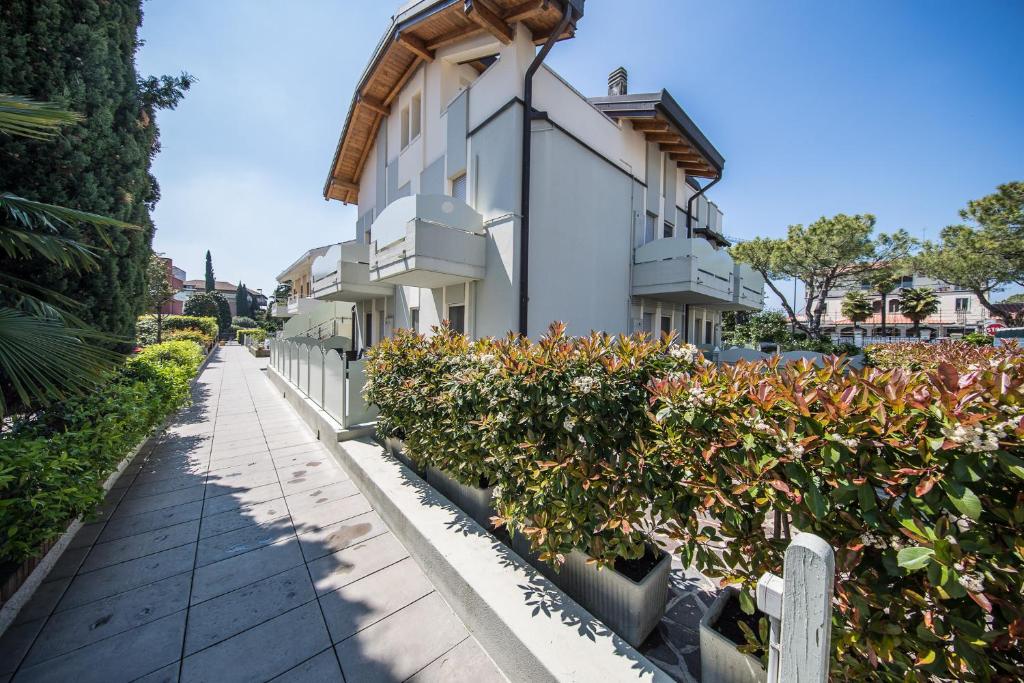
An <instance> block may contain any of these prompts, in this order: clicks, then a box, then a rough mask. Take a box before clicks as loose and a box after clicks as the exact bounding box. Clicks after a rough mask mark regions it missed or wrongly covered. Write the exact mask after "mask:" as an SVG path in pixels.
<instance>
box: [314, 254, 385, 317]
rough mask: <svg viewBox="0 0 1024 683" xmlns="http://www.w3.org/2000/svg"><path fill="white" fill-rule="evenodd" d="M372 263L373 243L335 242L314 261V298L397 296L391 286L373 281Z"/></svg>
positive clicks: (341, 299)
mask: <svg viewBox="0 0 1024 683" xmlns="http://www.w3.org/2000/svg"><path fill="white" fill-rule="evenodd" d="M369 264H370V245H368V244H358V243H356V242H355V241H350V242H343V243H341V244H335V245H334V246H332V247H331V248H330V249H329V250H327V253H325V254H324V255H322V256H318V257H317V258H316V260H315V261H313V298H314V299H319V300H321V301H353V302H354V301H364V300H366V299H374V298H378V297H386V296H394V294H395V288H394V287H393V286H392V285H390V284H383V283H375V282H370V266H369Z"/></svg>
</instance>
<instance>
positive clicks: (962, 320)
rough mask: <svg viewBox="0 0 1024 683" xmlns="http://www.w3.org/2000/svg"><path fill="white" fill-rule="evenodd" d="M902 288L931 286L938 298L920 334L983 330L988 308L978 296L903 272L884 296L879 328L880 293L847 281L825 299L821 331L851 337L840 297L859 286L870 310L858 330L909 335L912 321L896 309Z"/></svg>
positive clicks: (927, 336) (946, 334)
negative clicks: (937, 308) (935, 306)
mask: <svg viewBox="0 0 1024 683" xmlns="http://www.w3.org/2000/svg"><path fill="white" fill-rule="evenodd" d="M904 288H915V289H916V288H928V289H931V290H934V292H935V294H936V296H938V299H939V310H938V312H937V313H936V314H935V315H932V316H929V317H928V318H926V319H925V320H924V321H922V322H921V338H922V339H933V338H935V337H960V336H963V335H965V334H969V333H971V332H978V331H983V330H984V329H985V326H986V324H987V322H988V321H989V319H990V315H989V313H988V311H986V310H985V307H984V306H982V305H981V301H979V300H978V297H977V296H975V295H974V294H972V293H971V292H969V291H967V290H965V289H963V288H961V287H957V286H956V285H951V284H949V283H948V282H942V281H941V280H935V279H933V278H929V277H925V276H924V275H919V274H911V275H904V276H903V278H902V280H901V281H900V283H899V284H898V285H897V286H896V287H895V288H894V289H893V291H892V292H891V293H889V294H887V295H886V297H885V307H886V314H885V327H886V329H887V330H888V332H887V333H883V331H882V296H881V295H880V294H878V293H877V292H875V291H874V290H873V289H872V288H871V286H870V285H869V284H868V283H851V284H848V285H846V286H843V287H837V288H835V289H833V290H832V291H831V292H830V293H829V296H828V299H827V300H826V303H825V314H824V316H823V317H822V321H821V329H822V333H823V334H826V335H830V336H831V337H833V338H834V339H841V340H850V339H853V337H854V325H853V321H852V320H850V319H849V318H847V317H846V316H844V315H843V312H842V307H843V297H845V296H846V293H847V292H850V291H853V290H859V291H862V292H864V294H866V295H867V296H868V298H869V299H870V300H871V303H872V305H873V307H874V314H873V315H872V316H871V317H870V318H868V319H867V320H865V321H864V322H861V323H859V324H858V326H859V327H860V328H861V329H860V331H859V332H858V333H859V334H864V335H865V336H867V337H882V336H889V337H910V338H913V327H914V323H913V322H912V321H911V320H910V319H909V318H907V317H906V316H904V315H903V314H902V313H900V290H901V289H904Z"/></svg>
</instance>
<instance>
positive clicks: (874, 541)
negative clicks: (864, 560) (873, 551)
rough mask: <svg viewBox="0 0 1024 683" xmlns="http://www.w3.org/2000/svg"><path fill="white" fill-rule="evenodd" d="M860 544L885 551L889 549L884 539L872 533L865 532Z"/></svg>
mask: <svg viewBox="0 0 1024 683" xmlns="http://www.w3.org/2000/svg"><path fill="white" fill-rule="evenodd" d="M860 542H861V543H863V544H864V545H866V546H868V547H871V548H879V549H881V550H885V549H886V548H888V547H889V545H888V544H887V543H886V542H885V539H884V538H883V537H881V536H877V535H875V534H873V533H871V532H870V531H865V532H864V533H862V534H861V535H860Z"/></svg>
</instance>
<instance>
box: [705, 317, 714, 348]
mask: <svg viewBox="0 0 1024 683" xmlns="http://www.w3.org/2000/svg"><path fill="white" fill-rule="evenodd" d="M714 340H715V325H714V323H712V322H711V321H710V320H705V321H704V343H705V344H711V343H712V342H714Z"/></svg>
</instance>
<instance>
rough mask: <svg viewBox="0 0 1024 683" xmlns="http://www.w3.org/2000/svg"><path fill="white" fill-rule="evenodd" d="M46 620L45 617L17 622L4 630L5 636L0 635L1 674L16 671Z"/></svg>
mask: <svg viewBox="0 0 1024 683" xmlns="http://www.w3.org/2000/svg"><path fill="white" fill-rule="evenodd" d="M45 622H46V619H45V618H42V619H35V620H33V621H26V622H25V623H23V624H15V625H14V626H10V627H8V629H7V630H6V631H4V634H3V636H0V674H10V673H14V670H15V669H17V668H18V665H19V664H21V660H22V659H24V658H25V655H26V654H27V653H28V650H29V648H30V647H32V641H33V640H35V637H36V636H37V635H39V632H40V631H41V630H42V628H43V624H44V623H45Z"/></svg>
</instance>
